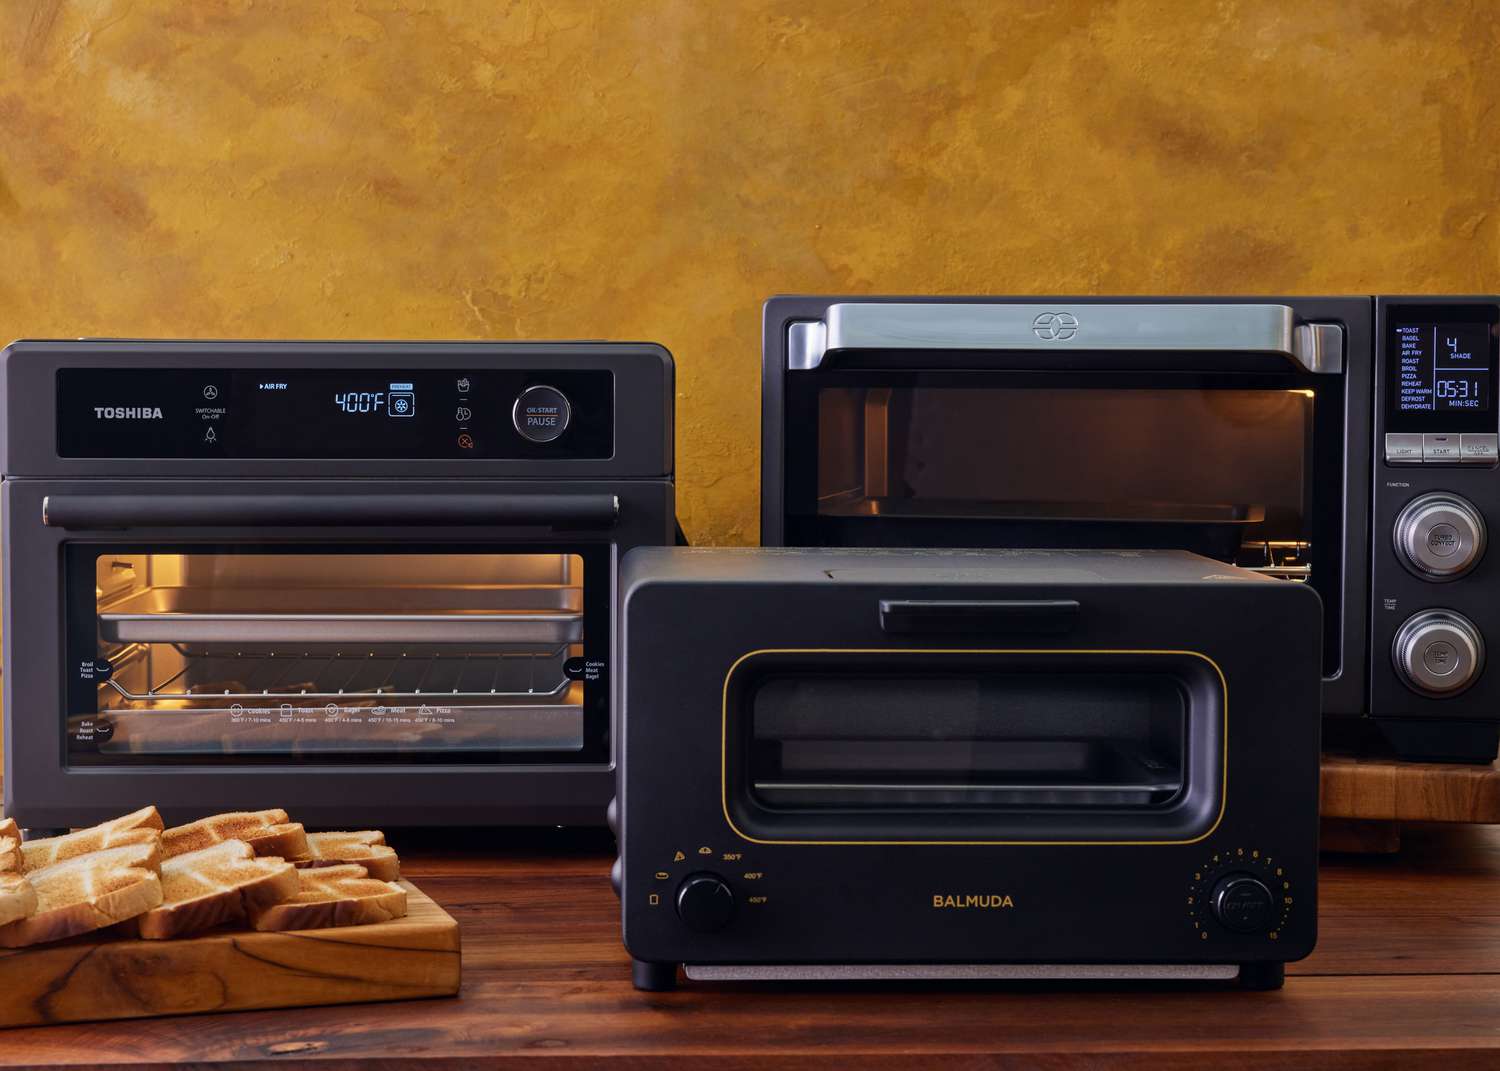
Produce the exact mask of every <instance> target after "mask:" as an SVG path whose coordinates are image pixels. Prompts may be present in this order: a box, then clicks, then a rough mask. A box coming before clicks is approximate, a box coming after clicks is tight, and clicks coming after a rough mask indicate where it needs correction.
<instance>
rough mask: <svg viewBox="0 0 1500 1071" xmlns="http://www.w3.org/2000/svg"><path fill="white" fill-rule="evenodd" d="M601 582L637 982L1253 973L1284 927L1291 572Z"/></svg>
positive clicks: (754, 571) (1306, 909)
mask: <svg viewBox="0 0 1500 1071" xmlns="http://www.w3.org/2000/svg"><path fill="white" fill-rule="evenodd" d="M623 592H624V595H623V598H624V602H623V619H622V626H621V629H622V632H621V635H622V644H623V656H622V666H623V673H622V674H621V676H620V678H619V687H620V696H621V699H620V704H621V705H620V711H621V753H620V754H621V765H620V772H619V796H618V799H617V800H616V802H615V804H614V805H613V806H612V808H611V815H612V822H613V824H614V826H615V828H616V831H617V834H618V840H619V848H620V855H619V859H618V861H617V862H616V864H615V869H614V874H613V878H614V882H615V887H616V890H617V891H618V892H619V894H620V896H621V900H622V914H623V919H624V936H625V944H626V947H627V948H628V950H629V952H630V955H631V956H632V958H633V960H634V970H635V982H636V984H637V985H638V986H639V987H641V988H646V989H660V988H668V987H671V986H672V985H674V984H675V981H676V976H677V967H678V965H685V970H686V974H687V976H688V978H690V979H695V980H715V981H719V980H746V979H749V980H753V979H762V978H782V979H788V978H790V979H813V980H839V979H862V978H900V979H948V978H1022V979H1037V978H1099V979H1125V978H1146V979H1164V978H1184V979H1204V980H1208V979H1220V980H1226V981H1227V980H1231V979H1238V980H1239V982H1240V983H1241V984H1242V985H1245V986H1248V987H1260V988H1265V987H1275V986H1277V985H1279V984H1280V982H1281V978H1282V975H1283V965H1284V963H1286V962H1287V961H1289V960H1295V959H1298V958H1300V957H1302V956H1305V955H1307V953H1308V952H1309V951H1310V950H1311V949H1312V947H1313V942H1314V939H1315V932H1316V921H1317V836H1318V744H1319V725H1320V719H1319V717H1318V702H1319V695H1318V690H1319V685H1318V679H1319V674H1318V643H1317V639H1318V636H1319V633H1320V629H1321V608H1320V601H1319V599H1318V597H1317V595H1316V590H1315V589H1314V588H1312V587H1311V586H1310V585H1299V584H1285V583H1281V582H1279V581H1276V580H1273V579H1270V578H1267V577H1266V576H1264V575H1263V574H1257V573H1253V572H1250V571H1248V570H1244V569H1240V568H1237V567H1235V566H1232V565H1226V564H1224V563H1222V562H1219V561H1215V560H1211V559H1206V558H1203V557H1201V556H1197V555H1193V554H1190V553H1187V552H1185V551H1170V550H1160V551H1158V550H1141V551H1133V550H1132V551H1113V552H1106V551H1083V550H1055V551H1042V550H1016V551H970V552H964V551H920V550H919V551H899V552H892V551H880V550H870V551H858V550H818V549H804V550H764V549H763V550H698V549H687V548H682V549H670V548H661V549H653V548H645V549H641V550H637V551H633V552H632V553H631V555H630V556H629V557H628V558H627V559H626V565H625V571H624V578H623ZM705 606H712V607H713V613H712V614H705V613H704V612H703V608H704V607H705Z"/></svg>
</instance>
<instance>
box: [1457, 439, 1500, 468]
mask: <svg viewBox="0 0 1500 1071" xmlns="http://www.w3.org/2000/svg"><path fill="white" fill-rule="evenodd" d="M1459 453H1460V454H1462V455H1463V461H1464V464H1465V465H1493V464H1494V463H1495V462H1496V461H1500V435H1495V434H1493V433H1491V434H1488V435H1462V436H1459Z"/></svg>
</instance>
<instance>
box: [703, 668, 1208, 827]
mask: <svg viewBox="0 0 1500 1071" xmlns="http://www.w3.org/2000/svg"><path fill="white" fill-rule="evenodd" d="M1226 702H1227V701H1226V696H1225V694H1224V682H1223V679H1222V677H1221V676H1219V674H1218V673H1217V671H1216V670H1215V668H1214V667H1213V665H1212V663H1210V662H1209V661H1208V660H1207V659H1206V658H1203V657H1202V656H1196V655H1192V654H1190V653H1185V652H1177V651H1138V652H1116V651H1014V650H1012V651H836V650H834V651H828V650H824V651H807V652H795V651H776V652H760V653H757V654H755V655H753V656H751V657H749V658H747V659H744V660H742V661H741V662H740V663H738V664H737V665H736V667H735V670H734V672H733V673H732V674H731V676H730V680H729V681H728V684H727V687H726V692H725V710H724V717H725V740H724V748H725V756H724V775H725V784H724V793H725V800H724V802H725V807H726V809H727V813H729V814H730V815H731V817H732V819H733V820H734V822H735V824H736V826H737V827H738V828H739V829H740V831H741V832H742V833H743V834H745V835H747V836H749V837H751V838H753V839H757V840H769V841H839V842H846V841H855V842H888V841H960V842H962V841H1036V842H1058V841H1079V840H1086V841H1101V840H1102V841H1191V840H1195V839H1199V838H1201V837H1203V836H1204V835H1206V834H1207V833H1208V832H1209V831H1210V830H1211V829H1212V828H1213V827H1214V825H1215V824H1216V823H1217V822H1218V819H1219V815H1220V813H1221V810H1222V807H1223V792H1224V772H1223V768H1224V756H1225V751H1224V747H1225V738H1226V737H1225V733H1226V729H1227V723H1226V716H1227V706H1226Z"/></svg>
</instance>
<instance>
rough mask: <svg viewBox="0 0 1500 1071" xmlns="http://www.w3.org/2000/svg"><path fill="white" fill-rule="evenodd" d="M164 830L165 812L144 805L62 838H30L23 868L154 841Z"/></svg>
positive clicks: (24, 847) (24, 846)
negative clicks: (163, 814)
mask: <svg viewBox="0 0 1500 1071" xmlns="http://www.w3.org/2000/svg"><path fill="white" fill-rule="evenodd" d="M161 829H162V820H161V815H160V814H158V813H157V810H156V808H155V807H142V808H141V809H140V810H139V811H135V812H133V813H131V814H127V815H124V816H122V817H120V818H116V819H114V820H113V821H110V822H103V823H101V824H99V825H97V826H91V827H90V828H88V829H80V830H78V831H77V832H74V833H65V834H63V835H62V836H60V837H44V838H43V839H41V840H29V841H26V842H25V843H24V844H22V845H21V870H22V871H23V872H30V871H33V870H40V869H41V868H43V867H49V866H52V865H54V864H56V863H61V862H63V861H64V860H67V859H76V858H78V857H79V856H83V855H88V854H90V853H91V852H98V851H103V850H105V849H107V848H123V847H126V846H129V845H137V844H147V843H154V842H157V841H158V840H159V839H160V836H161Z"/></svg>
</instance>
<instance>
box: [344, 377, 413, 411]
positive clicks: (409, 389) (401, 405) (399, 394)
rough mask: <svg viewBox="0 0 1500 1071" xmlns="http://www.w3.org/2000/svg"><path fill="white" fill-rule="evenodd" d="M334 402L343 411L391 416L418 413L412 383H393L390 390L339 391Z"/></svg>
mask: <svg viewBox="0 0 1500 1071" xmlns="http://www.w3.org/2000/svg"><path fill="white" fill-rule="evenodd" d="M333 404H334V405H336V406H338V408H339V411H340V412H343V413H384V414H385V415H386V416H391V417H411V416H416V415H417V395H416V391H415V389H414V388H413V386H412V384H410V383H392V384H391V385H390V389H389V390H351V391H337V392H335V393H334V396H333Z"/></svg>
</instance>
